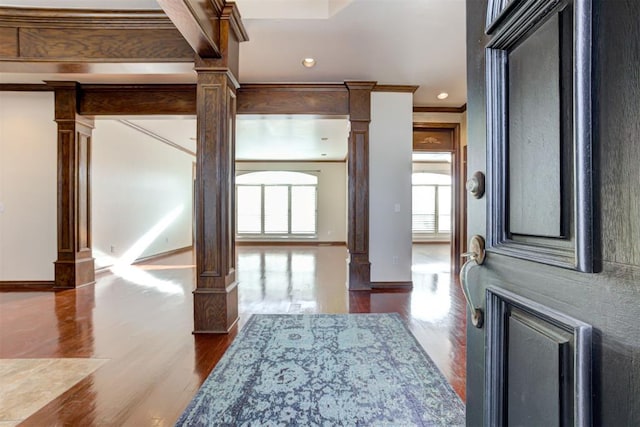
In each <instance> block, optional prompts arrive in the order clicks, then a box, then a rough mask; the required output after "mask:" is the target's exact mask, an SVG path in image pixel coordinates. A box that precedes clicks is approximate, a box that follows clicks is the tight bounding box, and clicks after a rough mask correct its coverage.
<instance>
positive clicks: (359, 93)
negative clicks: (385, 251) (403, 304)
mask: <svg viewBox="0 0 640 427" xmlns="http://www.w3.org/2000/svg"><path fill="white" fill-rule="evenodd" d="M345 85H346V86H347V88H348V89H349V120H350V122H351V131H350V133H349V155H348V157H349V158H348V162H347V168H348V177H349V178H348V180H349V190H348V191H349V194H348V224H347V227H348V242H347V245H348V249H349V290H367V289H371V286H370V283H371V263H370V262H369V123H370V122H371V91H372V90H373V88H374V87H375V85H376V82H345Z"/></svg>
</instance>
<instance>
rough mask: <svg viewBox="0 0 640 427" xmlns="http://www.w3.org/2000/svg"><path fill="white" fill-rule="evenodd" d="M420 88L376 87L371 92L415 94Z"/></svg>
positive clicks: (404, 86) (405, 86)
mask: <svg viewBox="0 0 640 427" xmlns="http://www.w3.org/2000/svg"><path fill="white" fill-rule="evenodd" d="M419 87H420V86H409V85H378V84H377V85H376V86H375V87H374V88H373V91H372V92H403V93H415V92H416V91H417V90H418V88H419Z"/></svg>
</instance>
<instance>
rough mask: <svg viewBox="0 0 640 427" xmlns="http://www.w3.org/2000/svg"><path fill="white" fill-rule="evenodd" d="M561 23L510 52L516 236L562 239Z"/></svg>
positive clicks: (511, 226) (511, 224)
mask: <svg viewBox="0 0 640 427" xmlns="http://www.w3.org/2000/svg"><path fill="white" fill-rule="evenodd" d="M558 21H559V19H558V16H557V15H554V16H552V17H551V18H550V19H549V20H548V21H547V22H545V23H544V24H543V25H542V26H541V27H540V29H538V30H536V31H535V32H533V34H531V35H530V36H529V37H523V38H524V40H523V41H522V42H521V43H520V44H519V45H518V46H516V47H515V48H514V49H512V50H511V51H510V52H509V53H508V58H507V61H508V63H509V66H508V70H509V75H508V82H509V83H508V94H509V101H508V113H509V119H508V130H509V134H508V150H507V151H508V154H509V158H508V165H509V167H508V183H507V184H508V187H509V205H508V210H509V218H508V220H509V221H508V230H507V231H508V232H510V233H512V234H525V235H533V236H548V237H562V236H561V234H562V233H561V219H560V214H561V212H560V200H561V194H560V190H561V189H560V167H561V162H560V145H561V141H560V102H559V99H560V83H561V81H560V56H559V54H560V52H559V51H560V37H559V35H558V31H559V22H558ZM541 212H544V215H541V214H540V213H541Z"/></svg>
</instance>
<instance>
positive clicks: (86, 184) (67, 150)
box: [47, 82, 95, 288]
mask: <svg viewBox="0 0 640 427" xmlns="http://www.w3.org/2000/svg"><path fill="white" fill-rule="evenodd" d="M47 84H48V85H49V86H52V87H53V88H54V91H55V121H56V123H57V124H58V259H57V260H56V261H55V279H54V280H55V287H56V288H75V287H77V286H81V285H85V284H88V283H93V282H94V281H95V270H94V260H93V255H92V253H91V182H90V178H91V132H92V130H93V118H90V117H84V116H81V115H79V114H78V109H77V105H78V94H79V88H78V84H77V83H76V82H48V83H47Z"/></svg>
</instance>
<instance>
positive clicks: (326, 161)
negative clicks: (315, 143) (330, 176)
mask: <svg viewBox="0 0 640 427" xmlns="http://www.w3.org/2000/svg"><path fill="white" fill-rule="evenodd" d="M346 161H347V159H346V158H344V159H342V160H321V159H319V160H239V159H236V163H345V162H346Z"/></svg>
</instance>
